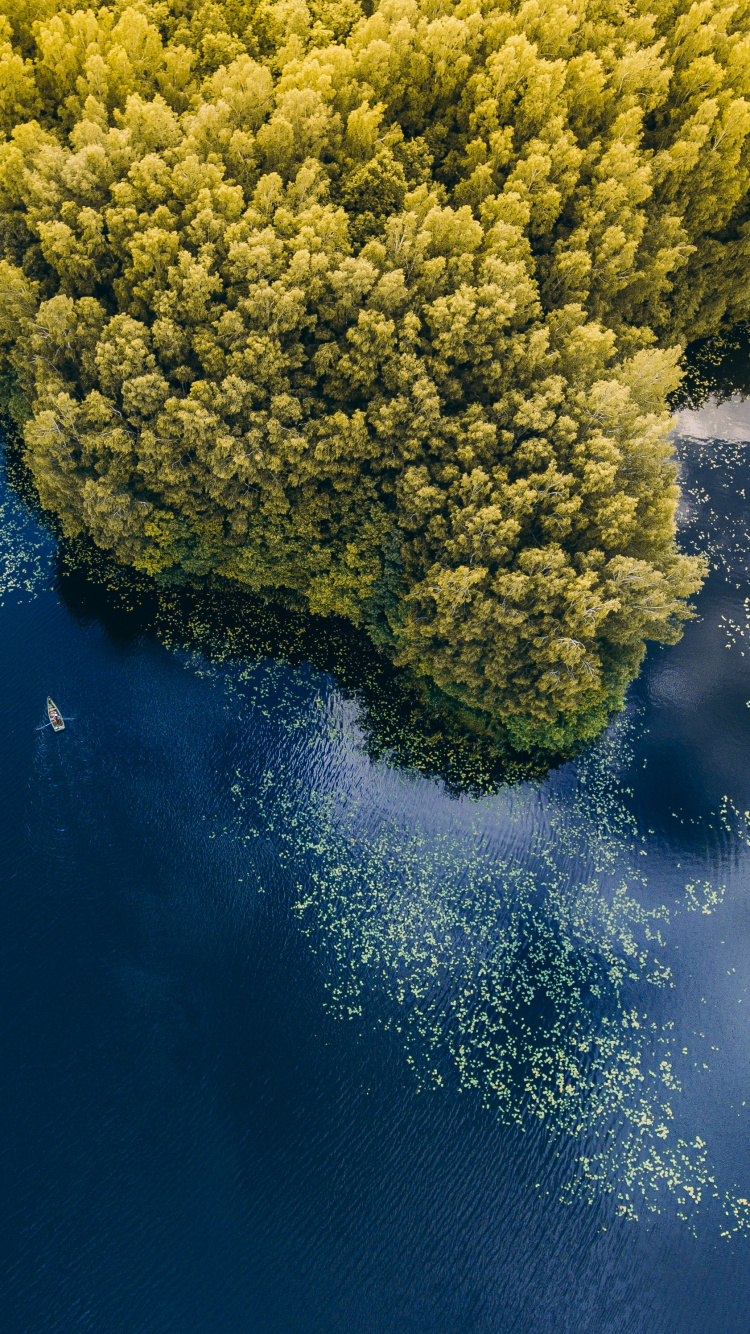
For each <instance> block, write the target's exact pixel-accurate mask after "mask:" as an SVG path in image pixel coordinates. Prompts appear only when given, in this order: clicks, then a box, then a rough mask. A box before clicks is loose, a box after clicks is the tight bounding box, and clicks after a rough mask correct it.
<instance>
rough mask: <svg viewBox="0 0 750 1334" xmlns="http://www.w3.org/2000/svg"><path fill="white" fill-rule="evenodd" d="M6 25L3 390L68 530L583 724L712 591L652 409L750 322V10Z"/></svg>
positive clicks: (64, 16) (495, 711) (118, 16)
mask: <svg viewBox="0 0 750 1334" xmlns="http://www.w3.org/2000/svg"><path fill="white" fill-rule="evenodd" d="M14 3H15V0H14ZM7 14H8V21H7V23H6V24H5V27H4V28H3V32H2V34H1V35H0V37H1V44H0V62H5V64H4V65H3V68H5V67H6V66H7V71H8V73H7V78H6V80H5V82H4V83H3V89H4V91H3V94H2V101H0V115H2V117H3V118H4V119H3V125H4V126H5V129H6V136H5V139H4V141H3V142H2V143H0V244H1V246H2V255H3V260H2V273H1V274H0V291H1V292H2V315H1V316H0V319H1V321H2V322H1V324H0V339H1V340H2V344H1V346H2V356H3V359H4V360H3V367H2V374H3V377H4V379H3V383H5V384H6V385H7V386H11V387H12V410H13V411H14V412H15V413H16V414H17V416H18V417H19V420H20V419H21V418H23V419H24V427H23V429H24V433H25V440H26V448H27V457H28V461H29V464H30V466H31V469H32V472H33V475H34V478H35V480H36V484H37V486H38V488H39V493H40V496H41V498H42V501H43V503H44V504H45V505H46V506H47V507H49V508H50V509H51V510H53V511H54V512H55V513H56V514H57V515H58V516H59V518H60V521H61V524H62V526H63V529H64V531H65V532H66V533H67V534H68V535H71V536H74V535H76V534H79V533H82V532H86V533H88V534H89V535H90V536H91V537H92V538H93V540H94V541H95V542H96V543H97V544H98V545H99V546H101V547H102V548H104V549H106V550H110V551H113V552H114V553H115V554H116V555H117V556H118V557H119V558H120V559H121V560H123V561H126V562H128V563H129V564H131V565H133V566H135V567H136V568H138V569H141V570H144V571H147V572H149V573H151V574H154V575H157V576H158V577H159V578H161V579H162V580H174V579H199V578H203V577H205V576H207V575H218V576H223V577H226V578H231V579H234V580H236V581H239V582H240V583H241V584H242V585H244V586H245V587H246V588H247V589H248V590H250V591H251V592H252V593H254V594H258V595H260V596H263V597H269V598H273V597H276V598H282V599H283V600H285V601H286V602H287V603H288V604H291V605H299V606H306V607H307V608H309V609H310V610H312V611H313V612H316V613H320V614H323V615H329V614H333V613H336V614H339V615H344V616H346V617H348V618H349V619H350V620H352V621H353V622H354V623H355V624H360V625H364V626H365V627H366V628H367V629H368V630H369V632H370V634H371V636H372V638H373V639H374V641H375V642H376V643H377V644H378V645H379V646H380V647H381V648H383V649H384V650H386V651H387V652H388V653H389V654H390V655H391V657H393V658H394V659H395V660H396V661H398V662H400V663H403V664H408V665H409V666H410V668H411V669H412V670H413V671H414V672H416V673H418V674H421V675H423V676H425V677H427V678H429V679H430V680H432V681H434V682H435V683H437V684H438V685H439V686H440V688H441V689H442V690H443V691H445V692H447V693H449V694H451V695H453V696H454V697H455V698H456V699H457V700H459V701H460V702H461V704H462V705H464V706H468V707H469V708H472V709H478V710H483V711H484V712H485V713H486V714H488V715H491V717H492V718H494V719H496V720H501V721H502V723H503V726H505V727H506V729H507V730H508V733H509V735H511V736H512V738H514V739H515V740H514V744H517V745H518V746H533V745H535V744H539V743H543V744H546V745H548V746H549V747H550V748H552V749H554V748H560V747H561V746H562V745H564V744H567V743H569V742H570V741H571V740H572V739H574V738H576V737H577V738H579V739H580V738H586V737H589V736H592V735H594V734H595V733H596V731H597V730H598V729H599V728H600V727H601V726H602V725H603V722H604V721H606V717H607V716H608V711H610V710H611V709H612V708H613V707H615V706H616V705H617V703H618V702H619V701H620V700H621V698H622V693H623V690H624V688H625V686H626V684H627V682H628V680H629V679H630V678H631V677H632V676H633V674H634V673H635V672H636V671H637V668H638V664H639V662H640V659H641V657H642V654H643V650H644V645H645V642H646V641H647V640H648V639H656V640H661V641H662V642H672V641H673V640H674V639H675V638H676V637H677V636H678V634H679V631H680V625H681V623H682V621H683V620H684V618H685V616H686V615H687V614H689V613H688V608H687V599H688V598H689V596H690V595H691V593H692V592H694V591H695V589H696V588H697V587H698V586H699V584H700V580H701V577H702V573H703V566H702V564H701V562H700V561H697V560H695V559H694V558H689V557H686V556H684V555H682V554H681V553H680V552H679V550H678V549H677V547H676V545H675V527H674V514H675V507H676V503H677V498H678V489H677V482H676V472H675V466H674V463H673V462H672V458H671V449H670V444H669V430H670V424H671V423H670V416H669V412H668V410H667V406H666V405H667V400H668V396H669V395H670V394H671V393H672V392H673V391H674V390H675V388H676V386H677V384H678V383H679V379H680V357H681V353H682V350H683V348H684V346H685V344H686V342H687V341H688V340H690V339H694V338H696V337H705V336H707V335H709V334H711V333H713V332H716V331H717V330H719V329H720V328H721V327H724V326H727V325H728V324H731V323H732V322H735V321H737V320H739V319H743V318H747V316H748V314H749V313H750V311H749V310H748V306H749V304H750V286H749V283H750V276H749V275H750V266H749V265H748V253H747V248H748V246H750V218H749V217H748V202H747V201H748V184H749V182H750V89H749V88H748V87H747V86H746V85H747V84H748V81H749V80H750V73H749V71H750V60H749V59H748V56H749V55H750V4H749V3H748V0H741V2H740V3H737V4H732V5H729V6H727V5H721V4H719V3H718V0H699V2H698V3H693V4H691V3H688V0H675V2H672V0H669V2H668V3H667V2H665V3H661V2H660V0H644V2H643V4H640V5H638V6H635V7H634V6H632V5H631V4H629V3H625V0H614V3H612V4H609V5H607V6H602V5H601V4H600V3H599V2H598V0H549V2H548V3H545V4H542V3H541V0H525V2H524V3H518V2H517V0H459V2H458V3H454V0H449V3H447V4H443V5H440V6H435V5H434V3H433V0H381V3H380V4H378V5H377V7H376V8H374V10H373V11H372V12H371V13H369V14H368V13H366V12H365V10H364V9H363V8H361V7H360V6H359V5H358V4H357V3H355V0H321V2H320V3H312V2H311V3H305V0H280V2H279V3H277V4H272V3H269V0H261V3H259V4H258V5H250V4H244V3H241V0H233V3H228V4H223V5H218V4H211V3H204V4H197V3H194V2H193V0H166V2H161V3H149V2H148V0H139V3H137V4H130V5H129V4H127V3H124V2H122V3H112V4H104V5H102V6H101V7H100V8H89V9H80V10H74V9H72V8H65V7H64V5H62V4H52V3H47V2H46V0H38V4H37V7H36V8H33V6H32V5H31V3H30V0H18V4H17V7H16V8H9V9H8V10H7ZM10 402H11V400H10V399H9V403H10Z"/></svg>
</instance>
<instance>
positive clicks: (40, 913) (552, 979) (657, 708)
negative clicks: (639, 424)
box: [0, 402, 750, 1334]
mask: <svg viewBox="0 0 750 1334" xmlns="http://www.w3.org/2000/svg"><path fill="white" fill-rule="evenodd" d="M679 430H680V432H681V437H680V443H679V449H680V454H681V457H682V460H683V482H684V487H685V492H684V504H683V516H682V522H683V542H684V544H685V545H686V546H693V545H695V546H697V547H699V548H701V549H704V550H706V549H707V550H708V551H709V553H710V558H711V565H712V570H711V575H710V578H709V580H708V583H707V585H706V587H705V589H704V591H703V592H702V593H701V595H700V597H699V599H698V600H697V611H698V616H697V618H696V620H694V621H693V622H691V623H690V624H689V625H688V627H687V629H686V632H685V635H684V638H683V640H682V641H681V643H680V644H679V645H677V646H676V647H674V648H659V647H655V648H652V649H651V650H650V652H649V655H648V659H647V662H646V665H645V668H644V671H643V674H642V676H641V678H640V679H639V681H638V682H637V683H636V684H635V685H634V686H633V687H632V689H631V692H630V696H629V703H628V709H627V712H626V714H625V715H624V716H623V717H622V718H620V719H619V720H617V721H616V722H615V723H614V724H613V726H612V727H611V729H610V731H609V733H608V734H607V736H606V737H604V738H603V739H602V741H601V742H600V743H599V744H598V745H597V746H595V747H593V748H592V749H591V750H590V751H589V752H588V754H586V755H585V756H582V757H581V758H580V759H578V760H577V761H575V762H574V763H570V764H568V765H565V766H564V767H562V768H560V769H558V770H557V771H556V772H554V773H552V774H550V775H549V776H548V777H546V778H544V779H540V780H538V781H534V782H527V783H524V784H520V785H516V786H508V787H504V788H501V789H500V790H499V791H498V792H495V793H493V794H489V795H485V796H477V795H473V796H472V795H467V794H464V795H460V794H457V793H456V791H455V790H454V789H451V788H450V786H447V785H446V784H445V783H442V782H441V781H439V779H437V778H434V779H428V778H425V777H421V776H419V775H418V774H415V773H410V772H408V771H407V770H404V769H403V768H402V767H399V766H398V765H397V764H395V763H392V762H389V760H388V758H387V756H382V757H381V758H379V759H378V758H373V756H372V754H368V751H367V747H366V746H365V745H364V743H363V731H362V728H363V710H362V707H361V705H360V704H358V701H357V698H356V692H354V693H352V692H351V691H343V690H342V689H341V687H340V684H337V681H336V679H335V677H334V676H332V675H330V674H327V673H324V672H321V671H318V670H316V669H315V668H314V667H313V666H312V665H310V664H306V663H305V662H301V663H299V664H298V665H296V666H290V665H284V664H283V663H280V662H275V661H273V660H272V659H264V660H262V661H243V660H234V659H230V660H227V661H220V660H211V658H209V657H208V656H206V655H205V654H202V653H201V652H198V651H195V650H191V649H190V648H186V647H174V646H170V644H169V643H168V642H164V640H163V638H162V639H161V640H160V638H159V636H157V635H154V634H151V633H148V630H147V628H144V626H143V625H141V624H139V623H138V622H137V618H136V620H135V621H132V622H131V623H130V625H129V626H128V624H127V623H126V620H125V621H122V622H118V621H117V620H116V619H114V620H113V619H111V618H110V619H109V620H108V619H106V618H102V617H100V616H97V615H96V614H94V610H93V609H95V607H96V598H95V596H94V595H93V593H92V601H91V606H90V607H89V608H88V609H87V605H86V602H85V599H84V600H83V601H82V600H81V598H80V597H79V598H77V600H76V599H75V598H71V596H70V595H69V590H68V595H67V600H66V590H65V587H64V585H61V584H60V582H59V579H58V574H57V566H56V559H55V544H54V541H53V539H52V538H51V537H50V536H49V535H48V534H47V533H46V532H45V531H44V529H42V528H41V527H40V526H39V525H38V524H37V523H36V522H35V520H34V519H33V517H32V516H31V515H30V514H29V513H28V511H26V510H25V509H24V507H23V505H22V504H21V503H20V502H19V501H18V500H17V499H16V498H15V496H14V494H13V493H12V492H10V491H9V490H8V489H7V488H6V489H5V490H4V491H3V493H2V497H0V603H1V604H2V605H0V623H1V625H2V634H1V636H0V685H1V689H2V694H1V696H0V697H1V698H2V700H3V716H4V745H3V762H2V765H1V766H0V785H1V791H2V800H1V801H0V842H1V846H2V897H1V899H0V954H1V958H2V966H1V967H0V985H1V986H2V992H3V994H2V1004H1V1006H0V1016H1V1018H0V1043H1V1044H2V1050H1V1052H0V1072H2V1074H1V1076H0V1078H1V1079H2V1096H0V1159H1V1160H2V1173H1V1175H0V1181H1V1182H2V1186H0V1190H1V1191H2V1206H3V1207H2V1210H1V1211H0V1217H1V1219H2V1222H1V1223H0V1228H1V1229H2V1241H1V1242H0V1256H1V1258H2V1267H1V1271H0V1329H1V1330H2V1331H3V1332H4V1334H42V1332H46V1331H50V1334H53V1332H54V1334H74V1332H75V1334H79V1331H92V1334H99V1332H100V1331H101V1332H102V1334H105V1332H106V1334H140V1332H141V1331H143V1334H146V1332H147V1334H209V1331H210V1334H256V1332H257V1334H456V1332H457V1331H462V1332H463V1331H466V1332H467V1334H469V1332H470V1334H516V1332H518V1334H521V1332H523V1334H552V1331H555V1334H558V1332H562V1334H568V1332H570V1334H678V1331H679V1334H745V1332H746V1330H747V1328H748V1316H747V1309H748V1298H747V1293H748V1290H749V1288H750V1040H749V1039H750V1013H749V1011H750V950H749V949H748V945H749V944H750V893H749V892H748V891H749V889H750V851H749V849H750V815H749V814H748V810H749V809H750V582H749V578H748V575H749V570H748V562H749V561H750V536H748V512H749V507H750V457H748V450H749V449H750V445H748V444H746V443H745V441H746V440H750V410H748V407H746V406H745V405H744V404H742V403H738V402H734V403H732V402H730V403H728V404H726V405H724V406H723V407H722V408H711V407H708V408H706V409H704V410H703V411H702V412H699V413H697V414H688V413H685V414H683V415H682V416H681V418H680V425H679ZM722 436H724V437H726V438H725V439H723V440H721V437H722ZM48 693H49V694H51V695H52V697H53V698H54V700H55V701H56V703H57V704H58V705H59V707H60V708H61V710H62V712H63V714H64V716H65V718H66V720H67V721H66V730H65V731H64V732H63V733H61V734H59V735H56V734H54V733H53V732H52V730H51V729H50V728H49V727H44V726H43V724H44V701H45V697H46V695H47V694H48Z"/></svg>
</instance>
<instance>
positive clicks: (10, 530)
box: [0, 438, 56, 607]
mask: <svg viewBox="0 0 750 1334" xmlns="http://www.w3.org/2000/svg"><path fill="white" fill-rule="evenodd" d="M0 443H1V438H0ZM55 546H56V543H55V540H54V538H53V537H52V535H51V534H50V533H49V532H47V531H46V530H45V529H44V528H40V527H39V525H38V524H36V523H35V522H34V520H33V519H32V517H31V516H30V514H29V511H28V508H27V506H26V505H25V504H24V502H23V500H22V499H21V498H20V497H19V496H18V495H17V493H16V492H15V490H13V488H12V487H10V486H8V484H7V481H6V478H5V475H4V471H3V473H2V474H0V607H4V606H9V605H12V604H14V603H15V604H18V603H19V602H25V601H26V600H27V599H28V598H31V597H35V596H36V595H37V593H38V592H39V590H40V589H41V588H44V587H48V586H49V583H50V576H51V572H52V570H53V568H54V560H55Z"/></svg>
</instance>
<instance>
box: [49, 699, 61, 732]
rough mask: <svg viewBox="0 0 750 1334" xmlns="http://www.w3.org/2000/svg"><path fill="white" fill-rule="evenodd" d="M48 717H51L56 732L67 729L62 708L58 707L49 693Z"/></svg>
mask: <svg viewBox="0 0 750 1334" xmlns="http://www.w3.org/2000/svg"><path fill="white" fill-rule="evenodd" d="M47 717H48V718H49V720H50V722H51V723H52V726H53V727H54V729H55V731H56V732H64V731H65V723H64V722H63V716H62V714H61V712H60V710H59V709H58V707H57V705H56V704H55V703H54V701H53V700H51V699H50V697H49V695H48V696H47Z"/></svg>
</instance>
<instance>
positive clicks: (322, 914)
mask: <svg viewBox="0 0 750 1334" xmlns="http://www.w3.org/2000/svg"><path fill="white" fill-rule="evenodd" d="M279 707H283V706H281V705H280V704H279V702H278V700H277V709H278V708H279ZM290 707H291V708H293V707H294V706H291V702H290ZM308 719H309V727H310V738H309V744H310V745H312V746H314V745H316V744H317V741H318V739H319V737H318V735H317V734H318V730H319V729H318V727H317V726H316V723H315V719H314V716H313V715H312V713H309V714H308ZM628 726H629V725H628V724H627V723H626V722H623V723H621V724H620V725H619V726H618V728H617V729H615V731H614V734H611V735H610V737H609V738H608V739H607V741H606V742H605V743H604V744H603V745H602V746H601V747H599V748H598V749H597V750H596V751H595V752H594V753H592V754H591V755H590V756H589V757H587V759H586V760H584V761H582V762H580V763H579V765H578V767H577V780H578V781H577V784H576V785H575V787H574V789H573V790H572V791H568V790H565V789H564V788H563V790H562V791H561V792H559V793H556V792H554V791H550V790H549V787H547V789H546V790H545V789H544V788H541V787H539V788H533V787H526V788H524V789H516V790H508V791H507V792H505V793H504V794H502V795H501V796H499V797H494V798H491V799H487V800H486V801H485V802H483V803H476V804H473V805H472V814H471V825H470V827H468V828H467V826H466V820H465V818H464V820H463V824H462V825H461V826H459V823H457V825H456V827H455V828H454V829H453V830H451V831H449V832H446V831H445V830H444V829H442V830H435V829H431V828H430V826H429V821H428V820H424V819H420V818H419V817H415V818H412V819H411V820H409V821H408V822H404V821H403V820H399V819H398V818H397V817H395V816H391V815H389V814H388V813H384V815H383V817H382V818H381V819H380V821H379V822H378V823H377V825H373V823H372V820H371V818H368V814H367V812H368V811H370V810H371V809H372V805H373V801H372V794H371V793H368V794H367V796H366V798H358V797H357V795H356V793H357V790H358V789H360V788H361V781H360V780H361V775H359V777H358V781H357V782H350V781H349V780H348V779H347V761H346V758H345V757H342V758H341V764H340V765H339V766H336V765H334V766H333V767H330V766H329V770H328V772H329V779H328V783H327V785H326V786H325V787H324V788H320V789H319V790H318V791H316V792H311V791H310V790H309V782H308V781H306V779H305V777H304V776H300V774H299V773H298V772H297V771H296V768H295V764H294V762H293V761H286V762H285V761H279V763H278V764H277V765H275V766H274V767H273V768H269V767H267V766H266V767H265V768H264V769H263V770H262V771H259V772H254V773H252V774H250V773H248V774H242V773H238V774H237V775H236V776H235V781H234V783H233V786H232V792H233V794H234V797H235V800H236V802H237V834H238V835H239V836H240V837H242V838H244V839H245V840H247V842H248V843H249V844H253V843H254V841H255V840H256V839H257V838H258V837H261V838H262V837H263V836H264V835H266V836H267V835H269V834H271V833H272V834H273V842H274V846H275V848H276V849H277V853H278V859H279V861H280V863H281V866H282V867H283V868H284V869H285V872H286V875H287V877H288V880H289V884H290V887H292V886H293V887H294V890H295V902H294V911H295V912H296V913H297V915H298V917H299V920H300V923H301V926H302V929H303V931H304V932H306V933H307V935H308V937H309V940H310V944H311V947H312V948H314V949H316V950H317V951H318V952H319V954H320V955H321V956H322V958H323V960H324V972H325V974H326V978H327V989H328V1003H329V1004H330V1006H331V1007H332V1009H333V1010H334V1012H335V1013H336V1014H338V1015H339V1016H341V1017H342V1018H345V1017H348V1018H350V1019H355V1020H357V1022H376V1023H380V1022H382V1023H385V1024H386V1025H387V1026H390V1027H393V1028H395V1029H396V1030H397V1032H398V1033H399V1035H400V1037H401V1040H402V1041H403V1044H404V1048H405V1053H406V1059H407V1061H408V1063H409V1064H410V1065H411V1066H412V1068H413V1070H414V1074H415V1077H416V1078H417V1080H418V1081H419V1083H420V1084H421V1085H422V1086H423V1087H425V1088H426V1087H428V1086H434V1087H439V1086H440V1085H442V1084H444V1083H445V1082H446V1081H447V1080H450V1079H455V1080H457V1082H458V1085H459V1087H460V1088H462V1089H464V1090H467V1091H468V1090H472V1091H473V1092H474V1094H475V1095H476V1096H478V1097H479V1098H480V1099H481V1101H482V1103H483V1104H484V1105H485V1107H486V1108H487V1109H489V1110H491V1111H492V1112H494V1113H495V1114H497V1115H498V1116H499V1117H500V1118H501V1119H502V1120H503V1121H504V1122H506V1123H511V1124H516V1125H517V1126H520V1127H521V1128H524V1127H527V1126H529V1125H531V1124H535V1123H542V1124H543V1126H544V1127H545V1129H546V1131H547V1133H548V1135H549V1136H550V1138H551V1139H552V1140H553V1142H554V1143H555V1144H556V1145H557V1152H558V1153H559V1154H560V1156H561V1157H563V1158H564V1157H566V1156H567V1157H570V1153H569V1147H570V1144H571V1142H572V1143H573V1145H574V1148H575V1153H574V1155H573V1159H574V1161H575V1163H576V1167H575V1170H574V1172H573V1173H572V1175H571V1177H570V1180H569V1182H568V1186H567V1189H566V1192H565V1193H566V1194H567V1193H571V1194H576V1193H579V1194H580V1193H581V1192H583V1194H584V1195H585V1196H587V1197H588V1198H589V1199H591V1200H594V1199H595V1198H596V1197H597V1196H598V1195H600V1194H602V1193H605V1194H607V1195H612V1196H614V1198H615V1201H616V1208H617V1210H618V1212H620V1213H622V1214H623V1215H627V1216H630V1217H637V1216H638V1215H639V1214H640V1213H641V1212H642V1211H644V1210H646V1211H648V1210H651V1211H655V1212H661V1211H662V1210H663V1208H664V1205H665V1197H667V1196H669V1197H671V1198H672V1200H673V1202H674V1207H675V1211H676V1212H677V1214H678V1215H679V1216H680V1217H681V1218H683V1219H685V1220H686V1221H687V1222H689V1223H690V1224H691V1226H695V1224H696V1220H697V1215H698V1211H699V1209H700V1208H701V1206H704V1205H706V1204H709V1203H711V1202H713V1204H714V1206H715V1205H718V1206H719V1208H720V1217H721V1223H720V1227H721V1230H722V1232H723V1233H724V1234H725V1235H729V1234H731V1233H732V1232H735V1231H738V1230H744V1229H746V1228H748V1226H750V1209H749V1208H748V1206H747V1203H746V1201H744V1200H743V1199H742V1198H741V1197H738V1196H737V1195H735V1194H733V1193H732V1192H731V1191H730V1192H727V1191H723V1190H721V1189H720V1188H719V1186H718V1185H717V1183H716V1179H715V1176H714V1173H713V1172H712V1170H711V1168H710V1165H709V1163H708V1158H707V1148H706V1145H705V1144H704V1141H703V1140H702V1139H701V1138H700V1136H698V1135H692V1136H689V1137H687V1136H686V1135H684V1134H682V1133H680V1131H679V1130H678V1129H677V1126H678V1124H679V1119H680V1118H679V1115H677V1114H676V1111H675V1106H676V1104H675V1099H677V1100H679V1095H680V1081H679V1079H678V1077H677V1075H676V1074H675V1052H674V1045H675V1038H674V1030H673V1021H672V1020H670V1019H669V1018H667V1019H666V1020H664V1019H660V1020H656V1019H653V1018H651V1017H650V1016H649V1014H648V1012H647V1010H648V1007H644V1003H643V995H644V989H645V990H646V992H647V993H648V992H649V991H650V992H651V993H652V994H653V995H656V993H660V992H664V993H666V992H668V989H669V988H670V987H671V986H672V979H671V974H670V969H669V968H668V967H667V965H666V962H665V953H666V945H665V941H666V934H667V933H668V931H669V926H670V921H671V919H672V916H673V914H674V909H673V910H672V912H670V911H669V910H668V909H667V908H666V907H664V906H661V907H657V908H650V909H646V908H644V907H643V906H642V905H641V903H640V902H639V900H638V897H637V890H638V889H639V888H643V886H644V883H645V876H644V873H643V870H642V868H641V865H639V861H640V855H641V853H642V852H643V851H647V849H646V848H645V847H644V839H643V837H642V836H639V835H638V833H637V830H636V828H635V825H634V823H633V821H632V820H631V819H630V817H629V815H628V812H627V808H626V803H625V801H624V793H623V792H622V790H621V788H620V785H619V780H618V777H617V768H618V766H619V765H621V764H623V763H625V762H626V761H627V758H628V748H627V732H628ZM466 805H467V803H464V807H465V806H466ZM464 816H465V810H464ZM726 818H728V817H726ZM493 827H495V828H497V827H499V828H501V829H502V831H503V835H504V837H505V838H506V843H507V851H506V852H505V854H504V855H502V856H501V855H498V853H497V851H496V849H495V848H494V846H493ZM514 843H515V848H514V847H513V844H514ZM263 887H264V886H263V884H262V881H261V882H260V884H259V888H263ZM722 897H723V889H722V887H721V886H714V885H712V884H711V883H710V882H708V881H706V882H698V881H693V882H691V883H690V884H689V885H686V893H685V897H684V901H683V903H682V905H681V908H680V909H678V911H688V912H690V911H697V912H699V913H707V912H710V911H712V910H713V909H714V908H717V907H718V906H720V904H721V901H722ZM696 925H697V923H696ZM384 993H385V995H386V996H387V1003H383V1001H384ZM658 1008H660V1009H663V1008H664V1006H663V1005H661V1006H659V1007H658Z"/></svg>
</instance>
